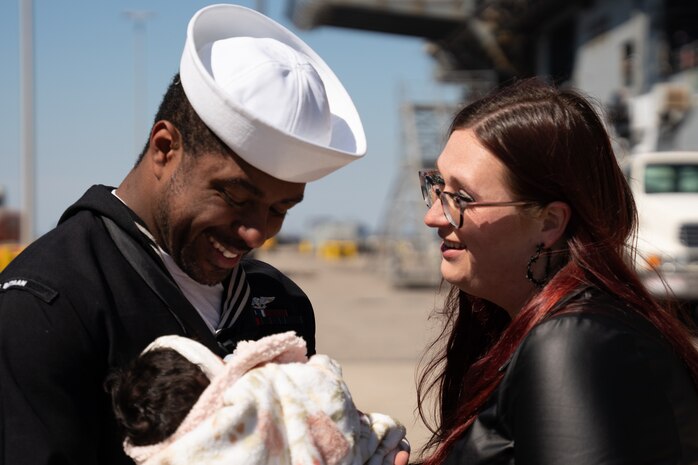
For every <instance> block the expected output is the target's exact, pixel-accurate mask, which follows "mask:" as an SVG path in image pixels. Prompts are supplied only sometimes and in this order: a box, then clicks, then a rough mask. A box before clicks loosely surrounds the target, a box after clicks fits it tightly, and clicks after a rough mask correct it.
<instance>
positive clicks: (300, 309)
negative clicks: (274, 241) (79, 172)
mask: <svg viewBox="0 0 698 465" xmlns="http://www.w3.org/2000/svg"><path fill="white" fill-rule="evenodd" d="M111 191H112V188H110V187H106V186H93V187H92V188H90V189H89V190H88V191H87V192H86V193H85V195H84V196H83V197H82V198H81V199H80V200H79V201H78V202H77V203H75V204H74V205H73V206H71V207H70V208H69V209H68V210H67V211H66V212H65V213H64V215H63V217H62V218H61V221H60V222H59V225H58V227H56V228H55V229H54V230H52V231H50V232H49V233H47V234H46V235H44V236H43V237H41V238H39V239H38V240H37V241H35V242H34V243H32V244H31V245H30V246H28V247H27V248H26V250H25V251H24V252H22V254H20V255H19V256H18V257H17V258H15V260H13V261H12V262H11V263H10V265H9V266H8V267H7V268H6V269H5V270H4V271H3V272H2V274H0V464H3V465H21V464H27V465H29V464H31V465H43V464H49V463H50V464H76V465H77V464H95V465H108V464H117V463H118V464H124V463H132V462H131V460H130V459H129V458H128V457H127V456H126V455H125V454H124V453H123V451H122V447H121V441H120V439H119V437H118V435H117V434H116V430H115V425H114V420H113V418H112V414H111V407H110V403H109V399H108V396H107V395H106V393H105V392H104V390H103V387H102V385H103V380H104V378H105V375H107V373H108V372H109V371H110V370H112V369H113V368H115V367H118V366H120V365H122V364H123V363H125V362H126V361H129V360H131V359H132V358H135V357H136V356H137V355H138V354H139V353H140V352H141V351H142V350H143V349H144V348H145V347H146V345H147V344H148V343H150V342H151V341H152V340H153V339H155V338H157V337H158V336H161V335H164V334H179V335H185V336H189V337H192V338H195V339H197V340H199V341H200V342H202V343H204V344H205V345H206V346H208V347H209V348H210V349H212V350H214V351H216V352H217V353H219V354H220V355H223V354H225V353H226V351H230V350H232V349H233V348H234V347H235V344H236V343H237V341H239V340H245V339H258V338H260V337H262V336H265V335H268V334H272V333H277V332H282V331H289V330H293V331H296V333H298V334H299V335H300V336H302V337H303V338H304V339H305V340H306V342H307V345H308V351H309V354H312V353H314V352H315V320H314V316H313V310H312V307H311V305H310V302H309V301H308V299H307V297H306V296H305V294H304V293H303V292H302V291H301V290H300V289H299V288H298V287H297V286H296V285H295V284H294V283H293V282H292V281H291V280H289V279H288V278H287V277H285V276H284V275H283V274H281V273H280V272H279V271H278V270H276V269H274V268H273V267H271V266H269V265H267V264H265V263H262V262H259V261H256V260H245V261H243V269H244V271H245V272H246V275H247V281H248V283H249V289H250V292H249V295H248V297H249V298H248V299H247V301H246V302H247V304H246V305H245V306H244V307H241V308H242V309H243V310H242V311H241V312H240V314H239V316H238V318H237V319H236V321H235V322H234V323H233V324H232V326H231V327H229V328H224V329H222V331H220V332H219V333H218V334H217V335H214V334H213V333H212V332H211V331H210V330H209V329H208V328H207V326H206V324H205V323H204V321H203V319H202V318H201V317H200V316H199V314H198V313H197V311H196V310H195V309H194V308H193V307H192V306H191V305H190V304H189V302H188V301H187V300H186V299H185V298H184V296H183V295H182V294H181V293H180V292H179V288H178V287H177V286H176V284H175V283H174V281H173V280H172V278H171V277H170V275H169V274H168V273H167V271H166V269H165V268H164V266H163V265H162V262H161V260H160V258H159V256H158V255H157V254H156V253H155V252H154V251H153V249H152V247H151V245H150V244H149V242H148V240H147V238H146V237H145V236H144V235H143V234H142V233H141V232H140V231H139V230H138V229H137V227H136V225H135V223H134V220H136V219H137V218H136V217H135V215H134V213H133V212H131V211H130V210H129V209H128V208H127V207H126V206H124V205H123V204H122V203H121V202H120V201H119V200H118V199H117V198H116V197H114V196H113V195H112V194H111ZM103 217H106V218H107V220H105V219H104V218H103ZM107 224H110V225H111V228H112V230H114V229H115V230H116V233H117V234H116V236H114V231H112V233H110V232H109V230H108V226H107ZM115 237H117V239H115ZM115 240H116V242H115ZM119 242H120V243H121V245H120V247H121V248H119V247H117V245H116V244H117V243H119ZM127 249H130V251H126V252H125V250H127ZM125 254H126V255H125ZM127 256H128V257H129V258H126V257H127ZM272 298H273V299H272Z"/></svg>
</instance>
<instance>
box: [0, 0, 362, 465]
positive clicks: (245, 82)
mask: <svg viewBox="0 0 698 465" xmlns="http://www.w3.org/2000/svg"><path fill="white" fill-rule="evenodd" d="M105 143H106V141H105ZM96 149H97V150H98V148H96ZM365 151H366V140H365V135H364V131H363V128H362V125H361V121H360V119H359V116H358V113H357V111H356V108H355V107H354V105H353V103H352V101H351V98H350V97H349V95H348V94H347V92H346V90H345V89H344V87H343V86H342V84H341V82H340V81H339V79H338V78H337V77H336V76H335V74H334V73H333V72H332V70H331V69H330V68H329V67H328V66H327V65H326V64H325V62H324V61H323V60H322V59H321V58H320V57H319V56H318V55H317V54H316V53H315V52H314V51H313V50H312V49H311V48H310V47H309V46H308V45H306V44H305V43H304V42H303V41H301V40H300V39H299V38H298V37H297V36H296V35H294V34H293V33H291V32H290V31H289V30H287V29H286V28H284V27H283V26H281V25H279V24H277V23H276V22H274V21H272V20H271V19H269V18H267V17H265V16H263V15H261V14H259V13H257V12H255V11H254V10H250V9H246V8H244V7H240V6H233V5H213V6H209V7H206V8H203V9H202V10H200V11H198V12H197V13H196V14H195V15H194V16H193V17H192V19H191V21H190V22H189V25H188V29H187V35H186V42H185V46H184V50H183V53H182V58H181V63H180V68H179V73H178V74H177V75H176V76H175V77H174V78H173V80H172V83H171V85H170V86H169V89H168V90H167V93H166V95H165V96H164V98H163V101H162V103H161V106H160V108H159V110H158V113H157V115H156V118H155V121H154V124H153V126H152V129H151V132H150V135H149V138H148V141H147V143H146V144H145V148H144V149H143V152H142V153H141V154H140V156H139V158H138V161H137V163H136V165H135V167H134V168H133V169H132V170H131V171H130V172H129V173H128V175H127V176H126V177H125V179H124V180H123V181H122V182H121V184H120V185H119V186H118V187H116V188H115V187H108V186H103V185H96V186H93V187H91V188H90V189H89V190H88V191H87V192H86V193H85V194H84V195H83V197H82V198H80V199H79V200H78V201H77V202H76V203H75V204H74V205H72V206H71V207H70V208H68V209H67V210H66V211H65V213H64V214H63V215H62V217H61V219H60V221H59V224H58V226H57V227H56V228H55V229H53V230H52V231H50V232H48V233H47V234H46V235H44V236H43V237H41V238H39V239H38V240H37V241H35V242H34V243H32V244H31V245H29V246H28V247H27V248H26V250H25V251H24V252H23V253H22V254H21V255H19V256H18V257H17V258H16V259H15V260H14V261H13V262H12V263H11V264H10V265H9V266H8V267H7V268H6V269H5V270H4V271H3V272H2V274H0V457H1V458H2V460H0V461H2V463H6V464H8V465H21V464H31V465H41V464H49V463H51V464H57V463H66V464H67V463H70V464H76V465H77V464H99V465H108V464H126V463H131V461H130V459H129V458H128V457H127V456H126V455H125V454H124V452H123V450H122V443H121V440H120V437H119V435H118V434H117V430H116V427H115V422H114V419H113V417H112V414H111V407H110V404H109V399H108V397H107V395H106V393H105V391H104V389H103V380H104V378H105V376H106V375H107V373H109V372H110V371H111V370H112V369H114V368H115V367H118V366H120V365H121V364H123V363H124V362H125V361H126V360H130V359H133V358H135V357H136V356H137V355H138V354H139V353H140V352H141V351H142V350H143V349H144V348H145V347H146V346H147V345H148V344H149V343H150V342H152V341H153V340H154V339H156V338H157V337H159V336H162V335H165V334H178V335H181V336H187V337H190V338H193V339H196V340H198V341H199V342H201V343H202V344H204V345H205V346H206V347H208V348H209V349H211V350H213V351H215V352H216V353H217V354H219V355H225V354H226V353H228V352H230V351H232V350H233V349H234V348H235V346H236V344H237V342H238V341H240V340H249V339H255V340H256V339H259V338H261V337H263V336H266V335H269V334H273V333H280V332H285V331H289V330H292V331H295V332H296V333H297V334H298V335H299V336H301V337H302V338H303V339H304V340H305V341H306V343H307V347H308V352H309V355H311V354H313V353H314V352H315V320H314V316H313V309H312V307H311V304H310V302H309V300H308V298H307V297H306V295H305V294H304V293H303V291H302V290H301V289H300V288H299V287H298V286H296V285H295V284H294V283H293V282H292V281H291V280H290V279H289V278H288V277H286V276H284V274H283V273H281V272H280V271H278V270H276V269H274V268H273V267H272V266H270V265H268V264H266V263H262V262H260V261H257V260H254V259H250V258H246V257H245V256H246V255H247V254H248V253H249V252H250V251H252V250H254V249H255V248H257V247H260V246H261V245H262V244H263V243H264V242H265V241H266V240H267V239H269V238H270V237H273V236H274V235H275V234H277V233H278V232H279V230H280V228H281V225H282V223H283V221H284V216H285V215H286V213H287V212H288V210H289V209H290V208H292V207H293V206H295V205H296V204H298V203H299V202H301V201H302V200H303V195H304V188H305V184H306V183H307V182H309V181H313V180H316V179H319V178H321V177H323V176H325V175H327V174H329V173H331V172H333V171H334V170H336V169H338V168H340V167H342V166H344V165H346V164H347V163H350V162H351V161H354V160H357V159H359V158H361V157H362V156H363V155H364V153H365Z"/></svg>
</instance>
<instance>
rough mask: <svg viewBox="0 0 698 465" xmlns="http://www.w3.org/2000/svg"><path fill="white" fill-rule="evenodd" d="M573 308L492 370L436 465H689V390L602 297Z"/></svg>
mask: <svg viewBox="0 0 698 465" xmlns="http://www.w3.org/2000/svg"><path fill="white" fill-rule="evenodd" d="M576 300H577V301H576V302H575V303H574V304H573V305H574V308H569V309H565V312H564V313H559V314H557V315H556V316H554V317H552V318H550V319H549V320H547V321H545V322H543V323H541V324H540V325H539V326H537V327H536V328H534V329H533V331H532V332H531V333H530V334H529V335H528V336H527V337H526V339H525V340H524V342H523V343H522V344H521V346H520V347H519V348H518V350H517V351H516V353H515V354H514V356H513V357H512V358H511V360H510V361H509V363H508V364H507V365H505V367H502V368H503V369H505V370H506V372H505V376H504V379H503V381H502V382H501V384H500V385H499V387H498V389H497V390H496V391H495V392H494V394H493V395H492V397H491V398H490V399H489V401H488V402H487V404H486V405H485V407H484V408H483V410H482V411H481V413H480V414H479V416H478V417H477V419H476V421H475V423H474V424H473V426H472V427H471V428H470V429H469V430H468V431H466V432H465V434H464V435H463V437H462V438H461V439H460V440H458V441H457V442H456V444H455V446H454V448H453V449H452V450H451V452H450V455H449V456H448V457H447V460H446V462H445V463H446V464H449V465H451V464H462V465H476V464H514V463H515V464H517V465H525V464H536V465H582V464H584V465H586V464H614V465H618V464H633V465H638V464H698V392H697V390H696V386H695V384H694V383H693V382H692V380H691V378H690V375H689V373H688V371H687V369H686V367H685V365H684V364H683V362H682V361H681V360H680V359H679V358H678V357H677V356H676V355H675V354H674V353H673V352H672V349H671V347H670V346H669V344H667V342H666V341H664V340H662V338H661V335H660V334H659V332H658V331H657V330H656V329H655V328H654V327H653V326H652V325H650V324H649V323H648V322H647V321H646V320H644V319H643V318H641V317H639V316H637V315H634V314H632V313H630V312H628V311H627V310H623V309H622V308H621V307H620V306H618V305H613V303H612V302H611V301H610V299H609V298H608V297H604V296H603V295H601V294H600V293H599V292H590V291H586V292H585V293H584V295H582V296H581V297H580V298H579V299H576ZM600 309H601V310H604V311H598V310H600ZM609 309H610V311H608V310H609ZM580 310H583V311H580Z"/></svg>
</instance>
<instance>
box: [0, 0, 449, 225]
mask: <svg viewBox="0 0 698 465" xmlns="http://www.w3.org/2000/svg"><path fill="white" fill-rule="evenodd" d="M210 3H212V2H203V1H182V0H174V1H173V0H142V1H138V2H136V1H107V0H34V12H35V21H34V46H35V92H36V93H35V131H36V181H35V182H36V220H35V221H36V230H37V233H38V234H43V233H45V232H46V231H48V230H49V229H51V228H52V227H53V226H54V225H55V224H56V221H57V220H58V218H59V216H60V214H61V213H62V211H63V210H64V209H65V208H66V207H67V206H68V205H70V204H71V203H72V202H74V201H75V200H76V199H77V198H78V197H79V196H80V195H81V194H82V193H83V192H84V191H85V190H86V189H87V188H88V187H89V186H90V185H92V184H107V185H117V184H118V183H119V182H120V181H121V180H122V179H123V177H124V176H125V175H126V174H127V172H128V171H129V169H130V168H131V167H132V165H133V163H134V161H135V159H136V153H135V152H136V147H138V148H140V147H141V146H142V145H143V143H144V141H145V137H146V135H147V131H148V129H149V128H148V127H144V128H143V129H142V131H140V132H141V133H142V135H141V136H140V137H138V138H136V137H135V134H134V133H135V131H134V125H135V121H136V118H135V116H134V115H135V111H134V109H135V107H136V104H135V102H134V89H135V86H134V55H135V54H134V42H135V40H134V38H135V34H134V28H133V22H132V21H130V20H129V19H127V18H126V17H125V15H124V12H125V11H129V10H131V11H134V10H135V11H150V12H152V13H153V16H152V18H151V19H149V20H148V21H147V27H146V33H145V45H146V48H145V55H146V57H147V66H146V67H145V71H144V74H145V78H146V81H147V85H146V88H147V91H146V92H147V98H146V99H145V100H146V101H145V102H144V103H142V104H140V108H142V109H143V110H144V111H145V113H146V114H145V116H142V117H141V118H140V119H141V121H143V122H144V123H145V124H146V125H149V124H150V122H151V121H152V117H153V115H154V113H155V111H156V109H157V105H158V104H159V102H160V98H161V96H162V94H163V92H164V91H165V88H166V86H167V84H168V82H169V80H170V78H171V77H172V75H173V74H174V73H175V72H177V67H178V65H179V59H180V55H181V51H182V47H183V44H184V39H185V33H186V26H187V23H188V21H189V18H190V17H191V16H192V15H193V14H194V13H195V12H196V11H197V10H198V9H199V8H201V7H203V6H205V5H207V4H210ZM213 3H215V2H213ZM232 3H238V4H241V5H244V6H247V7H251V8H255V7H256V2H255V1H253V0H250V1H238V2H232ZM262 3H263V4H264V5H265V6H266V11H265V12H266V14H267V15H268V16H270V17H272V18H273V19H275V20H276V21H278V22H280V23H282V24H284V25H285V26H286V27H288V28H290V29H291V30H293V31H294V32H296V33H297V34H298V35H299V36H300V37H301V38H302V39H304V40H305V41H306V42H307V43H308V44H309V45H310V46H311V47H313V48H314V49H315V50H316V51H317V52H318V53H319V54H320V55H321V56H322V57H323V58H324V59H325V61H326V62H327V63H328V64H329V65H330V67H331V68H332V69H333V70H334V71H335V73H336V74H337V75H338V76H339V77H340V79H341V80H342V82H343V83H344V85H345V87H346V88H347V90H348V91H349V93H350V94H351V96H352V98H353V99H354V102H355V104H356V106H357V108H358V110H359V113H360V114H361V116H362V120H363V123H364V127H365V130H366V135H367V139H368V154H367V155H366V157H364V158H363V159H361V160H360V161H357V162H354V163H352V164H350V165H349V166H347V167H345V168H343V169H342V170H339V171H337V172H335V173H333V174H331V175H329V176H327V177H326V178H324V179H322V180H319V181H316V182H313V183H310V184H309V185H308V187H307V189H306V200H305V201H304V202H303V203H302V204H301V205H299V206H298V207H296V208H295V209H293V210H292V211H291V212H290V214H289V217H288V219H287V222H286V224H285V226H284V229H283V230H282V232H286V233H296V234H297V233H301V232H302V231H303V229H304V228H305V227H306V226H307V225H308V224H309V223H310V222H311V221H312V220H313V219H315V218H318V217H330V218H334V219H336V220H350V221H358V222H361V223H363V224H364V225H366V226H367V227H368V228H369V229H371V230H373V229H375V228H376V227H377V226H378V225H379V220H380V217H381V215H382V214H383V211H384V209H385V208H386V205H387V203H388V202H389V200H388V199H387V198H386V196H387V195H388V193H389V191H390V186H391V184H392V183H393V182H394V181H395V178H396V176H398V168H399V166H400V162H401V150H402V143H401V141H400V126H399V125H400V121H399V104H400V102H401V101H402V99H403V98H404V95H405V94H404V92H402V91H401V89H404V88H406V89H408V95H413V94H415V93H418V94H420V95H424V94H425V93H426V94H429V95H430V96H431V94H432V93H434V94H435V95H436V96H437V98H448V97H444V95H453V91H452V89H451V91H450V92H449V90H446V91H442V90H440V89H438V88H437V87H438V86H436V85H435V84H434V83H433V81H432V73H433V70H434V63H433V61H432V59H431V58H430V57H429V56H428V55H427V54H426V53H425V52H424V41H423V40H421V39H418V38H410V37H402V36H395V35H388V34H381V33H372V32H364V31H354V30H347V29H339V28H333V27H321V28H316V29H313V30H310V31H303V30H298V29H296V28H295V27H294V26H293V25H292V23H291V21H290V19H289V18H287V16H286V7H287V4H286V1H285V0H267V1H265V2H262ZM18 23H19V0H3V1H2V2H0V60H1V62H2V63H3V66H1V67H0V141H2V143H1V144H0V185H3V186H5V188H6V192H7V203H8V205H9V206H10V207H13V208H19V206H20V195H21V194H20V192H21V190H20V179H19V178H20V161H19V157H20V154H19V151H20V148H19V146H20V142H19V30H18ZM444 92H445V94H444ZM136 139H137V140H136ZM437 150H438V149H437ZM415 195H418V193H415Z"/></svg>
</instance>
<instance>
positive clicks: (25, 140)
mask: <svg viewBox="0 0 698 465" xmlns="http://www.w3.org/2000/svg"><path fill="white" fill-rule="evenodd" d="M19 73H20V75H19V95H20V104H19V107H20V108H19V120H20V129H19V133H20V142H19V144H20V153H21V159H22V160H21V166H20V171H21V175H20V179H21V182H22V197H21V215H20V226H19V231H20V233H19V240H20V242H21V243H22V244H25V245H27V244H29V243H30V242H31V241H33V240H34V177H35V174H36V173H35V169H34V152H35V147H34V141H35V139H34V7H33V2H32V0H20V2H19Z"/></svg>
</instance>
